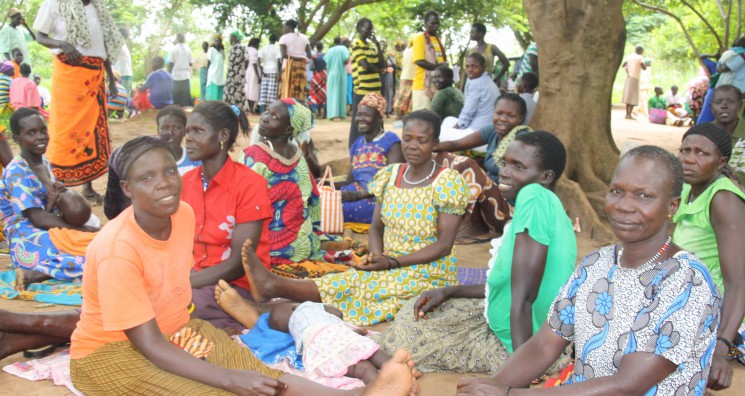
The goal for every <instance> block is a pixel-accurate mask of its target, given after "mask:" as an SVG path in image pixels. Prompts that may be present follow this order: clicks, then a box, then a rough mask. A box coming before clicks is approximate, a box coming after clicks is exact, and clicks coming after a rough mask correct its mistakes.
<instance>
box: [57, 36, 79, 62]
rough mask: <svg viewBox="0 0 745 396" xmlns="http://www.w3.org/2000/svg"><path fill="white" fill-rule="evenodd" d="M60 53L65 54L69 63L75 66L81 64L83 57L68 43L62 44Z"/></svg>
mask: <svg viewBox="0 0 745 396" xmlns="http://www.w3.org/2000/svg"><path fill="white" fill-rule="evenodd" d="M59 49H60V51H62V53H63V54H65V56H66V57H67V60H68V62H70V63H72V64H73V65H77V64H78V63H80V58H81V57H82V55H81V54H80V52H78V50H77V49H75V46H74V45H72V44H70V43H68V42H67V41H64V42H62V44H60V46H59Z"/></svg>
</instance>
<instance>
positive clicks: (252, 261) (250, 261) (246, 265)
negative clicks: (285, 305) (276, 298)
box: [241, 239, 274, 303]
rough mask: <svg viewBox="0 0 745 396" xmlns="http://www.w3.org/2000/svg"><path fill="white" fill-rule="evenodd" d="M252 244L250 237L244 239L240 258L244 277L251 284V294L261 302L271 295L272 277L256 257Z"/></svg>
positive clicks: (255, 299)
mask: <svg viewBox="0 0 745 396" xmlns="http://www.w3.org/2000/svg"><path fill="white" fill-rule="evenodd" d="M252 244H253V243H252V242H251V240H250V239H246V242H244V243H243V248H242V249H241V259H242V261H243V270H244V271H245V272H246V278H248V283H249V285H251V296H252V297H253V298H254V301H256V302H258V303H261V302H264V301H266V300H269V299H271V298H272V297H273V296H271V293H270V290H272V287H273V285H274V280H273V279H272V277H273V275H272V273H271V272H269V271H268V270H267V269H266V268H265V267H264V265H263V264H262V263H261V260H259V258H258V257H256V253H254V249H253V247H252Z"/></svg>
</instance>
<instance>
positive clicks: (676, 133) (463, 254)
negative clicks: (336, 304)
mask: <svg viewBox="0 0 745 396" xmlns="http://www.w3.org/2000/svg"><path fill="white" fill-rule="evenodd" d="M623 116H624V112H623V110H622V109H621V108H620V107H617V108H614V109H613V114H612V129H613V136H614V139H615V141H616V144H617V145H618V147H619V148H620V149H621V150H622V151H624V150H625V149H627V148H631V147H633V146H636V145H640V144H655V145H659V146H661V147H664V148H665V149H668V150H670V151H674V150H676V149H677V147H678V145H679V143H680V140H681V138H682V136H683V133H684V132H685V130H686V128H676V127H668V126H664V125H655V124H650V123H648V122H647V121H646V119H644V118H640V120H638V121H632V120H625V119H624V117H623ZM250 121H251V123H252V125H255V124H256V123H258V116H252V117H250ZM386 126H387V127H388V128H389V129H390V130H394V131H396V132H398V133H400V132H401V130H400V129H394V128H393V127H392V120H391V121H390V122H386ZM155 132H156V126H155V112H153V111H151V112H149V113H144V114H141V115H139V116H137V117H136V118H133V119H131V120H128V121H125V122H118V121H114V122H112V124H111V136H112V146H113V147H119V146H121V145H122V144H124V142H126V141H127V140H129V139H131V138H133V137H135V136H139V135H143V134H155ZM348 133H349V123H348V122H343V121H336V122H332V121H328V120H321V121H318V122H317V126H316V128H315V129H314V130H313V132H312V136H313V140H314V142H315V145H316V148H317V149H318V150H319V154H318V156H319V160H320V161H321V163H325V162H329V161H332V160H337V159H344V158H348V150H347V143H346V142H347V137H348ZM237 145H238V147H237V148H243V147H245V146H246V140H245V139H243V138H240V139H239V140H238V143H237ZM237 152H238V151H237V150H235V153H237ZM94 187H95V189H96V190H97V191H99V192H101V193H103V191H104V190H105V187H106V178H105V177H102V178H100V179H98V180H96V181H95V182H94ZM94 212H95V213H96V214H97V215H98V216H99V217H100V218H101V219H102V220H103V219H105V217H104V216H103V209H102V208H101V207H94ZM598 247H600V246H599V245H598V244H597V243H596V242H595V241H593V240H590V239H589V238H588V237H587V236H585V235H583V234H582V233H580V234H579V235H578V255H579V257H580V258H581V257H583V256H584V255H585V254H587V253H589V252H590V251H592V250H593V249H596V248H598ZM456 251H457V254H458V258H459V264H460V265H462V266H464V267H474V268H484V267H485V266H486V261H487V259H488V257H489V252H488V251H489V244H476V245H464V246H457V247H456ZM7 262H8V258H7V256H4V257H0V266H4V264H6V263H7ZM40 305H41V304H39V303H35V302H27V301H15V300H13V301H9V300H2V299H0V308H2V309H8V310H12V311H23V312H43V311H55V310H64V309H69V308H68V307H64V306H52V307H40ZM20 360H23V357H22V355H21V354H16V355H13V356H10V357H8V358H5V359H3V360H0V367H2V366H5V365H7V364H9V363H12V362H16V361H20ZM732 367H733V368H734V370H735V377H734V380H733V384H732V387H730V388H729V389H728V390H726V391H722V392H713V393H712V394H715V395H740V394H743V391H745V367H742V366H740V365H737V364H732ZM461 377H463V374H456V373H436V374H435V373H433V374H425V375H424V376H423V377H422V379H421V380H420V382H421V385H422V392H421V395H423V396H435V395H437V396H440V395H453V394H455V388H456V384H457V382H458V379H459V378H461ZM0 395H24V396H37V395H71V393H70V392H69V391H67V389H66V388H64V387H58V386H54V385H53V384H52V382H51V381H40V382H31V381H27V380H24V379H20V378H17V377H14V376H11V375H10V374H6V373H4V372H0Z"/></svg>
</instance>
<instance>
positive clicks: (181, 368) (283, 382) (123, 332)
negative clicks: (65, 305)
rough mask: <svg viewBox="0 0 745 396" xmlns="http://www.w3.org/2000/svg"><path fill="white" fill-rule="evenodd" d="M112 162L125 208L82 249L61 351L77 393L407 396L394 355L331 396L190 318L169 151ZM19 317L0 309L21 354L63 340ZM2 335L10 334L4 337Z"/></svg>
mask: <svg viewBox="0 0 745 396" xmlns="http://www.w3.org/2000/svg"><path fill="white" fill-rule="evenodd" d="M117 162H118V169H119V170H120V176H121V179H122V190H123V191H124V193H125V194H126V195H127V196H128V197H129V198H130V199H131V200H132V206H131V207H130V208H128V209H127V210H125V211H124V212H123V213H122V214H121V215H120V216H118V217H117V218H116V219H114V220H112V221H111V222H110V223H109V224H107V226H106V227H105V228H104V229H103V231H101V232H100V233H99V234H98V235H97V237H96V238H95V239H94V240H93V242H92V243H91V245H90V247H89V249H88V254H89V257H90V258H89V260H88V263H87V265H86V268H85V273H84V276H85V279H86V282H85V283H84V284H83V301H84V303H83V307H82V313H81V316H80V321H79V322H78V323H77V327H76V328H75V331H74V333H73V334H72V346H71V351H70V357H71V360H70V375H71V377H72V382H73V385H75V387H76V388H77V389H78V390H80V391H82V392H84V393H85V394H87V395H129V394H147V395H173V394H179V395H198V394H199V395H201V394H231V393H235V394H240V395H257V394H260V395H280V394H281V395H362V394H368V395H401V396H404V395H408V394H411V393H416V391H417V388H418V387H417V385H416V382H415V381H414V377H413V376H414V372H413V370H412V367H413V362H412V361H411V357H410V355H409V354H408V353H406V352H405V351H403V350H401V351H397V353H396V355H395V356H394V357H393V358H392V359H391V360H390V361H389V363H387V364H386V366H384V367H383V369H382V370H381V373H380V375H379V377H378V380H376V382H374V383H373V384H371V385H370V386H368V387H367V389H364V390H363V389H355V390H338V389H331V388H326V387H324V386H321V385H319V384H316V383H313V382H311V381H309V380H307V379H304V378H300V377H297V376H294V375H290V374H285V373H283V372H281V371H278V370H274V369H271V368H269V367H267V366H266V365H264V364H263V363H262V362H261V361H260V360H259V359H258V358H256V357H255V356H254V355H253V354H252V353H251V351H250V350H249V349H248V348H244V347H242V346H240V345H238V344H237V343H235V342H233V341H232V340H231V339H230V337H229V336H228V335H227V334H226V333H225V332H223V331H221V330H218V329H217V328H215V327H214V326H212V325H211V324H209V322H205V321H203V320H200V319H192V320H190V318H189V312H188V308H187V306H188V305H189V302H190V301H191V287H190V284H189V277H190V269H191V261H190V259H189V258H190V255H191V251H192V249H191V247H192V245H193V241H194V236H193V232H192V230H194V226H195V219H194V212H193V211H192V210H191V208H190V207H189V205H188V204H186V203H181V201H180V199H179V197H180V194H181V177H180V176H179V173H178V168H177V166H176V160H175V158H174V156H173V153H172V152H171V150H170V149H169V147H168V145H167V144H166V143H165V142H163V141H162V140H159V139H157V138H154V137H151V136H141V137H138V138H135V139H133V140H131V141H129V142H127V143H126V144H125V145H124V146H123V147H122V149H121V151H120V154H119V157H118V159H117ZM114 241H116V243H114ZM18 316H22V315H18V314H14V313H10V312H7V311H0V319H2V320H0V323H2V325H1V326H2V328H0V339H2V340H3V341H7V340H11V341H19V340H21V339H23V338H26V346H27V347H32V346H41V345H45V344H46V343H49V342H57V341H60V340H61V339H64V337H58V336H57V335H59V334H56V333H55V335H52V334H43V332H44V331H46V330H49V331H52V330H50V329H49V327H50V326H48V325H47V326H41V325H40V324H41V323H37V324H39V325H40V326H39V327H38V328H36V329H34V328H33V327H29V326H28V324H29V323H26V325H23V324H22V320H19V319H18ZM43 316H44V314H37V315H27V317H28V318H35V319H41V318H42V317H43ZM67 316H70V315H67ZM9 327H13V329H14V330H15V331H17V332H18V334H15V336H14V335H13V334H7V333H6V331H8V330H7V329H8V328H9ZM59 331H60V329H57V332H59ZM164 335H165V336H166V337H168V338H166V337H164ZM5 344H7V342H3V345H5ZM34 344H35V345H34ZM3 348H5V346H3ZM2 352H3V351H0V353H2ZM6 352H7V351H6ZM363 392H364V393H363Z"/></svg>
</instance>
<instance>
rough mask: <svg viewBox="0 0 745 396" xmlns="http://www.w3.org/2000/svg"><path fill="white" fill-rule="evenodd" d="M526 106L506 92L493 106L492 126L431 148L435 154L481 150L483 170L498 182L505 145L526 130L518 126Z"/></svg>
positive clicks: (525, 127)
mask: <svg viewBox="0 0 745 396" xmlns="http://www.w3.org/2000/svg"><path fill="white" fill-rule="evenodd" d="M526 111H527V108H526V105H525V101H524V100H523V98H521V97H520V95H518V94H514V93H507V94H504V95H502V96H500V97H499V99H497V103H496V104H495V106H494V114H493V117H492V125H488V126H485V127H483V128H481V129H479V130H478V131H476V132H473V133H471V134H469V135H466V136H463V137H462V138H460V139H457V140H451V141H447V142H445V141H440V142H439V143H437V145H436V146H435V151H436V152H444V151H447V152H455V151H465V150H470V149H478V148H480V147H484V149H483V150H482V151H486V157H485V158H484V169H486V173H487V174H488V175H489V178H491V179H492V181H494V182H495V183H499V161H500V160H501V159H502V155H504V152H505V151H506V150H507V146H509V145H510V143H512V142H513V141H514V140H515V137H516V136H518V135H520V134H522V133H525V131H530V128H529V127H527V126H524V125H522V124H523V121H524V120H525V115H526Z"/></svg>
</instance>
